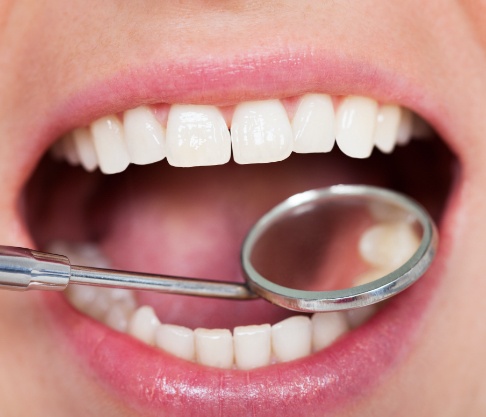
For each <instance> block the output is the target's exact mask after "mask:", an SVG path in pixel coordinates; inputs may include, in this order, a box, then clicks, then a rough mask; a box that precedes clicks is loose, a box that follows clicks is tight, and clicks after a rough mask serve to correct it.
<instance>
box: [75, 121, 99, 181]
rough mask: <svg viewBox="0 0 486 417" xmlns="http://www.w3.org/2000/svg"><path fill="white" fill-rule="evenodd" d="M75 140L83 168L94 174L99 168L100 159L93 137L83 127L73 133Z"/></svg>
mask: <svg viewBox="0 0 486 417" xmlns="http://www.w3.org/2000/svg"><path fill="white" fill-rule="evenodd" d="M73 140H74V145H75V147H76V150H77V152H78V155H79V160H80V162H81V165H82V166H83V168H84V169H85V170H86V171H88V172H92V171H94V170H95V169H96V168H97V167H98V157H97V156H96V150H95V148H94V144H93V135H92V134H91V132H90V130H89V129H87V128H85V127H83V128H79V129H75V130H74V131H73Z"/></svg>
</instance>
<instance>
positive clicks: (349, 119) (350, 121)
mask: <svg viewBox="0 0 486 417" xmlns="http://www.w3.org/2000/svg"><path fill="white" fill-rule="evenodd" d="M377 111H378V104H377V103H376V101H375V100H373V99H371V98H367V97H358V96H349V97H346V98H345V99H344V100H343V102H342V103H341V105H340V106H339V109H338V111H337V115H336V142H337V144H338V146H339V149H341V151H342V152H343V153H344V154H346V155H348V156H350V157H352V158H367V157H369V156H370V155H371V151H372V150H373V134H374V131H375V124H376V114H377Z"/></svg>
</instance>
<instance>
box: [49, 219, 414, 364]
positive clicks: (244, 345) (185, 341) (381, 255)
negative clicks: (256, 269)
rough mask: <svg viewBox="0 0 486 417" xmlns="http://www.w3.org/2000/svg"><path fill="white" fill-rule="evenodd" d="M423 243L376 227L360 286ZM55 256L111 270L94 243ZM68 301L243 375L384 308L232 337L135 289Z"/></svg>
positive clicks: (72, 291)
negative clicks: (167, 312) (190, 321)
mask: <svg viewBox="0 0 486 417" xmlns="http://www.w3.org/2000/svg"><path fill="white" fill-rule="evenodd" d="M418 244H419V239H418V238H417V236H416V234H415V232H414V230H413V228H412V227H411V225H410V224H408V223H407V222H405V221H393V222H387V223H381V224H378V225H376V226H373V227H372V228H370V229H369V230H368V231H366V232H365V233H364V234H363V236H362V238H361V241H360V244H359V250H360V255H361V257H362V258H363V260H365V262H367V263H368V264H369V265H370V267H371V268H370V270H369V271H368V272H366V273H364V274H361V275H360V276H358V277H357V278H356V279H355V281H354V284H355V285H360V284H364V283H366V282H369V281H372V280H374V279H376V278H377V277H379V276H383V275H385V274H387V273H389V272H391V271H392V270H394V269H396V267H397V265H401V264H403V263H404V262H405V261H406V260H407V259H409V258H410V256H411V255H412V254H413V253H414V252H415V250H416V248H417V246H418ZM397 248H400V250H397ZM404 248H405V249H404ZM49 251H51V252H54V253H60V254H64V255H66V256H68V257H69V258H70V260H71V262H72V263H73V264H78V265H90V266H96V267H104V268H106V267H109V265H108V262H107V260H106V259H105V258H104V257H103V255H102V254H101V253H100V251H99V249H98V248H97V247H96V246H95V245H93V244H89V243H83V244H72V243H66V242H55V243H53V244H51V245H50V247H49ZM67 298H68V300H69V301H70V303H71V304H72V305H73V306H74V307H75V308H76V309H77V310H79V311H81V312H82V313H84V314H86V315H88V316H90V317H92V318H94V319H95V320H98V321H100V322H102V323H104V324H106V325H107V326H109V327H111V328H112V329H114V330H116V331H119V332H122V333H127V334H129V335H131V336H133V337H135V338H137V339H139V340H140V341H142V342H144V343H146V344H148V345H151V346H156V347H158V348H160V349H162V350H164V351H166V352H168V353H170V354H172V355H174V356H177V357H179V358H182V359H185V360H188V361H194V362H197V363H199V364H202V365H206V366H213V367H217V368H225V369H230V368H236V369H244V370H248V369H253V368H257V367H261V366H267V365H270V364H272V363H279V362H288V361H291V360H295V359H298V358H302V357H304V356H307V355H309V354H311V353H312V352H316V351H319V350H322V349H324V348H326V347H328V346H329V345H331V344H332V343H334V341H335V340H337V339H338V338H339V337H341V336H342V335H343V334H344V333H346V332H348V331H349V330H350V329H351V328H355V327H358V326H360V325H361V324H363V323H364V322H366V321H367V320H369V319H370V318H371V317H372V316H373V315H374V313H375V312H376V311H377V307H376V305H372V306H368V307H364V308H360V309H357V310H354V311H349V312H333V313H315V314H313V315H312V316H311V317H308V316H303V315H296V316H292V317H289V318H287V319H285V320H283V321H281V322H279V323H276V324H274V325H270V324H263V325H250V326H237V327H235V328H234V329H233V332H231V331H230V330H228V329H205V328H197V329H195V330H192V329H189V328H187V327H183V326H176V325H173V324H164V323H161V322H160V321H159V319H158V318H157V316H156V314H155V311H154V309H153V308H152V307H150V306H137V301H136V298H135V294H134V293H133V292H132V291H130V290H121V289H108V288H100V287H88V286H76V285H71V286H70V287H69V288H68V290H67Z"/></svg>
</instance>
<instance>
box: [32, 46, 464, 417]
mask: <svg viewBox="0 0 486 417" xmlns="http://www.w3.org/2000/svg"><path fill="white" fill-rule="evenodd" d="M333 57H335V55H332V54H329V55H326V58H325V59H319V58H316V56H315V55H314V56H311V55H310V54H305V53H300V54H292V53H289V54H288V55H286V56H281V55H279V56H268V57H264V58H262V57H255V58H248V59H246V60H243V61H238V62H234V61H232V62H231V61H230V60H221V61H218V62H214V61H212V62H200V63H191V65H190V66H188V65H183V64H177V63H174V64H171V65H167V64H164V65H159V64H157V65H156V64H153V65H147V66H146V67H144V68H143V69H140V68H136V69H134V68H132V69H130V70H126V71H125V72H124V73H123V74H119V75H118V76H116V77H114V78H112V79H110V80H105V81H104V82H101V83H99V84H97V85H93V86H90V87H88V88H87V89H85V90H83V91H82V92H80V93H78V94H75V95H74V96H73V97H69V98H68V99H67V100H66V102H65V103H60V104H59V106H57V107H54V109H53V113H52V117H50V118H48V120H47V121H46V124H45V126H43V127H41V129H39V130H38V133H37V138H38V139H37V140H35V141H34V142H33V143H34V145H33V146H35V147H36V149H35V150H34V154H37V155H39V157H40V155H41V154H42V153H43V152H44V151H45V149H46V148H47V147H48V146H49V144H50V143H52V142H53V141H54V140H55V138H56V137H58V136H59V135H61V134H62V133H64V132H66V131H69V130H70V129H72V128H73V127H77V126H81V125H84V124H87V123H89V122H90V121H92V120H94V119H96V118H97V117H100V116H103V115H107V114H112V113H116V112H119V111H122V110H125V109H127V108H131V107H135V106H137V105H139V104H142V103H160V102H168V103H182V102H192V103H199V102H200V103H215V104H230V103H235V102H239V101H243V100H249V99H262V98H274V97H275V94H276V92H277V93H278V94H277V96H278V97H285V96H292V95H296V94H299V93H303V92H305V91H323V92H327V93H331V94H348V93H352V94H363V95H367V96H372V97H375V98H376V99H378V100H383V101H388V102H399V103H400V104H402V105H406V106H407V107H409V108H412V109H414V110H415V111H417V112H419V113H420V114H421V115H423V116H424V117H426V118H427V120H429V121H430V122H431V123H433V124H434V126H435V127H436V129H437V130H438V131H439V132H440V133H441V134H442V136H444V137H449V138H450V137H452V136H453V135H452V134H447V133H451V127H450V126H449V125H445V124H444V125H443V124H442V123H449V122H447V121H444V120H447V119H448V118H446V117H440V118H439V114H441V113H442V114H444V113H445V114H447V112H444V109H443V108H441V107H440V106H434V104H436V103H438V102H439V100H433V101H432V98H430V97H429V98H428V99H427V100H429V101H427V100H425V99H424V96H426V97H427V95H426V94H423V90H420V89H418V88H417V87H416V86H413V84H412V83H411V82H409V81H408V80H404V79H399V78H397V77H396V76H394V75H393V74H389V73H387V72H386V71H381V72H380V71H379V70H377V69H376V68H373V67H371V66H366V65H363V63H353V62H343V61H341V60H339V59H337V57H336V58H333ZM295 79H298V80H299V82H298V84H297V83H295ZM201 85H204V91H201V90H200V86H201ZM450 145H451V146H452V147H455V146H454V144H453V143H451V144H450ZM31 158H32V154H31ZM32 159H34V158H32ZM35 162H36V160H32V161H29V164H28V165H29V166H30V167H31V169H33V168H34V166H35ZM28 174H29V173H27V175H28ZM451 201H452V202H454V201H455V199H454V198H452V200H451ZM450 206H453V207H449V209H448V211H447V212H446V219H445V221H444V225H443V226H444V227H443V228H442V229H444V228H445V227H446V226H447V224H453V223H454V222H453V221H447V220H448V217H449V216H454V215H455V212H456V211H457V210H455V208H456V204H453V205H451V204H450ZM449 220H450V219H449ZM444 232H446V233H447V230H446V231H444V230H441V233H442V234H443V233H444ZM448 241H449V240H447V242H448ZM447 242H446V244H443V245H442V246H441V248H440V252H439V254H438V259H439V260H438V261H437V262H435V264H434V265H433V267H432V268H431V270H430V271H429V272H428V273H427V274H426V276H425V277H424V278H423V279H422V280H421V281H420V282H418V283H417V284H416V285H414V286H413V287H412V288H410V289H409V290H407V291H405V292H404V293H402V294H401V295H400V296H398V297H396V298H395V299H394V300H392V301H391V302H390V303H389V304H388V305H387V306H386V307H385V308H384V309H383V310H382V312H381V313H379V314H378V315H377V316H375V317H374V318H373V319H372V320H371V321H370V322H369V323H367V324H366V325H364V326H362V327H360V328H359V329H356V330H355V331H352V332H350V333H349V334H347V335H346V336H345V337H343V338H342V339H340V340H339V341H338V342H337V343H335V344H334V345H332V346H331V347H330V348H328V349H326V350H324V351H322V352H319V353H317V354H315V355H313V356H310V357H307V358H304V359H302V360H299V361H296V362H291V363H287V364H280V365H274V366H270V367H266V368H262V369H258V370H254V371H250V372H243V371H222V370H216V369H210V368H205V367H202V366H199V365H196V364H191V363H188V362H185V361H181V360H178V359H175V358H173V357H171V356H169V355H167V354H164V353H163V352H160V351H158V350H155V349H152V348H150V347H148V346H145V345H143V344H141V343H139V342H137V341H135V340H133V339H131V338H130V337H128V336H126V335H122V334H118V333H116V332H113V331H111V330H110V329H108V328H107V327H105V326H103V325H101V324H99V323H96V322H94V321H92V320H90V319H88V318H86V317H84V316H82V315H80V314H79V313H77V312H75V311H74V310H73V309H72V308H71V307H70V306H69V305H68V304H67V303H66V301H65V300H64V298H63V297H62V296H59V295H53V294H47V295H45V297H44V298H45V300H46V305H47V306H48V311H50V312H51V313H52V314H51V318H52V322H53V325H54V326H53V327H54V332H55V333H56V334H57V335H58V337H59V341H60V343H61V344H62V345H66V344H67V345H69V346H71V347H72V350H73V358H75V357H79V358H80V360H81V361H82V362H83V363H84V364H86V365H87V366H88V367H89V369H91V370H93V371H94V373H95V374H96V375H97V377H98V378H99V380H100V383H101V384H102V385H103V386H104V387H105V388H106V389H108V390H109V391H111V392H112V393H113V395H114V396H117V397H119V398H120V399H121V401H124V402H126V404H127V405H128V406H129V407H131V408H135V409H137V410H139V411H141V412H143V413H144V415H146V414H149V415H158V414H159V413H160V412H161V411H165V412H166V413H167V414H168V415H174V416H179V415H180V416H187V415H193V416H212V415H231V416H243V415H248V414H249V413H254V415H262V416H272V415H279V416H293V417H296V416H309V415H315V413H316V412H317V410H324V409H325V410H327V411H328V412H331V411H332V410H337V409H340V408H343V407H346V406H347V405H349V404H351V403H353V402H356V401H358V400H359V398H361V397H362V396H364V395H366V393H367V392H369V391H370V390H372V389H373V388H374V387H375V386H376V384H379V383H380V381H381V380H382V379H383V378H386V376H387V374H389V373H390V372H391V371H392V370H393V369H396V367H397V365H398V364H400V363H401V362H402V361H403V358H404V357H406V355H407V354H408V353H409V352H410V351H411V349H412V348H413V345H414V340H415V336H416V335H417V333H418V331H419V329H420V324H421V323H422V322H423V320H422V317H423V315H424V313H425V312H426V310H427V307H428V306H429V305H430V300H432V299H433V294H434V289H435V288H436V286H437V284H438V282H439V277H440V275H441V264H442V262H441V261H440V259H445V257H446V256H447V253H448V249H449V247H448V246H449V245H448V243H447Z"/></svg>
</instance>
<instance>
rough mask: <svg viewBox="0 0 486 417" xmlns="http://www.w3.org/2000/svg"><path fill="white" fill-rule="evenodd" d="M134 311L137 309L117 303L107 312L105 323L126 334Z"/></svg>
mask: <svg viewBox="0 0 486 417" xmlns="http://www.w3.org/2000/svg"><path fill="white" fill-rule="evenodd" d="M134 310H135V307H133V308H132V307H130V306H128V305H127V304H125V303H115V304H113V305H112V306H111V307H110V308H109V310H108V311H107V313H106V315H105V317H104V319H103V322H104V323H105V324H106V325H107V326H109V327H111V328H112V329H114V330H117V331H119V332H126V331H127V329H128V321H129V320H130V317H131V316H132V314H133V312H134Z"/></svg>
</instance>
